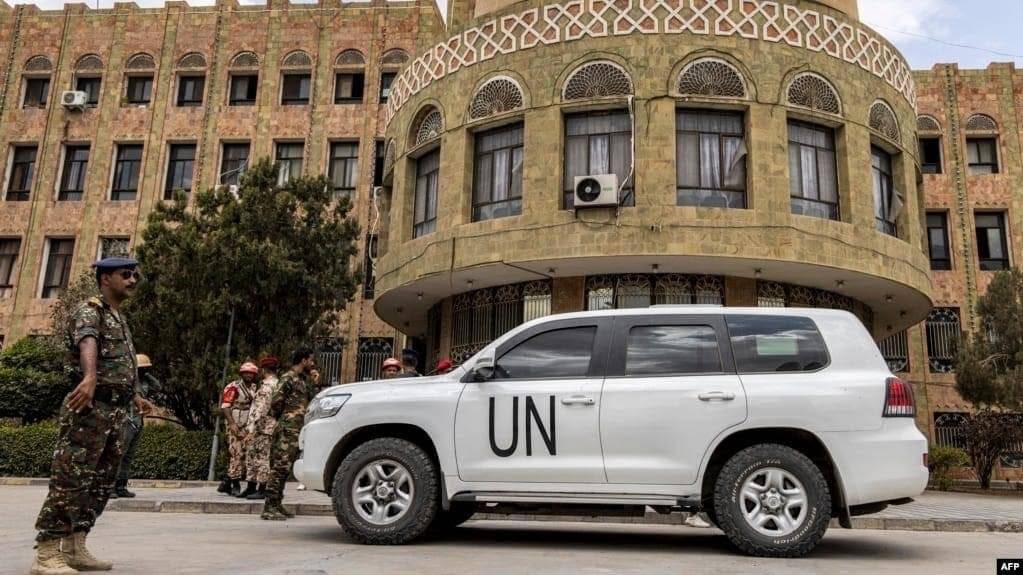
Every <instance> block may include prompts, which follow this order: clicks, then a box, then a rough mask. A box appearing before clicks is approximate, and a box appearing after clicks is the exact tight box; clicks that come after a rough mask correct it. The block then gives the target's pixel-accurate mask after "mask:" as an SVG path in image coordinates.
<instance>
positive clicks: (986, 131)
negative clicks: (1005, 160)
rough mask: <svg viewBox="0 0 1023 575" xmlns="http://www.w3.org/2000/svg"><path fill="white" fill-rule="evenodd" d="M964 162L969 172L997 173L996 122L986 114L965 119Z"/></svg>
mask: <svg viewBox="0 0 1023 575" xmlns="http://www.w3.org/2000/svg"><path fill="white" fill-rule="evenodd" d="M966 164H967V169H968V170H969V172H970V174H975V175H976V174H997V173H998V172H999V169H998V122H995V119H994V118H992V117H991V116H988V115H987V114H973V115H972V116H970V117H969V118H967V119H966Z"/></svg>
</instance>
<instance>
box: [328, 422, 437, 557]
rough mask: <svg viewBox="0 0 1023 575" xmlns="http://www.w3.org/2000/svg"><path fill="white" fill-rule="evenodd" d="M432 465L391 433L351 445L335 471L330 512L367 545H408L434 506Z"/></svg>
mask: <svg viewBox="0 0 1023 575" xmlns="http://www.w3.org/2000/svg"><path fill="white" fill-rule="evenodd" d="M437 485H438V481H437V466H436V465H435V464H434V462H433V459H431V457H430V455H429V454H428V453H427V452H426V451H425V450H423V449H422V448H421V447H419V446H418V445H416V444H414V443H412V442H410V441H407V440H404V439H398V438H395V437H385V438H379V439H372V440H370V441H367V442H366V443H363V444H362V445H360V446H358V447H356V448H355V449H353V450H352V451H351V453H349V454H348V455H347V456H346V457H345V458H344V460H343V461H342V462H341V466H340V467H338V470H337V473H336V474H335V475H334V485H333V490H332V492H331V493H332V496H331V499H332V503H333V507H334V515H335V516H336V517H337V521H338V523H339V524H340V525H341V528H342V529H344V530H345V533H347V534H348V536H349V537H351V538H352V539H354V540H355V541H357V542H359V543H366V544H370V545H401V544H404V543H408V542H410V541H412V540H414V539H416V538H417V537H419V536H420V535H422V534H423V533H425V532H426V530H427V529H428V528H429V527H430V524H431V523H432V522H433V520H434V517H436V515H437V512H438V510H439V507H440V506H439V502H438V492H437Z"/></svg>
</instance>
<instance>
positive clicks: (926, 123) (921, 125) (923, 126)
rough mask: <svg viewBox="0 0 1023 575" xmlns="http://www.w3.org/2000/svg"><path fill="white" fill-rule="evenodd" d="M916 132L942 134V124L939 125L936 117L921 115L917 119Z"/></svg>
mask: <svg viewBox="0 0 1023 575" xmlns="http://www.w3.org/2000/svg"><path fill="white" fill-rule="evenodd" d="M916 131H918V132H940V131H941V124H939V123H938V120H936V119H934V116H928V115H926V114H924V115H920V116H917V117H916Z"/></svg>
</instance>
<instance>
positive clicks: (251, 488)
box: [237, 481, 256, 499]
mask: <svg viewBox="0 0 1023 575" xmlns="http://www.w3.org/2000/svg"><path fill="white" fill-rule="evenodd" d="M255 492H256V482H255V481H249V482H248V483H246V484H245V491H242V492H241V493H239V494H238V495H237V497H238V499H247V498H248V497H249V496H250V495H252V494H254V493H255Z"/></svg>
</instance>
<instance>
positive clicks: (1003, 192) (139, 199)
mask: <svg viewBox="0 0 1023 575" xmlns="http://www.w3.org/2000/svg"><path fill="white" fill-rule="evenodd" d="M446 20H447V23H446V24H445V23H444V21H443V20H442V19H441V17H440V14H439V13H438V11H437V8H436V7H435V5H434V4H433V3H432V2H425V1H422V0H416V1H412V2H382V1H381V0H374V1H373V2H370V3H364V4H363V3H360V4H339V3H328V2H325V1H322V0H321V2H320V3H319V4H290V3H288V2H279V1H276V0H270V2H269V4H266V5H259V6H249V5H246V6H240V5H237V4H235V3H234V2H231V1H221V2H218V4H217V5H216V6H213V7H191V6H188V5H187V4H185V3H183V2H169V3H168V4H167V5H166V6H165V7H163V8H160V9H140V8H138V7H136V6H135V5H133V4H130V3H118V4H116V5H115V7H114V8H113V9H110V10H90V9H88V8H86V7H85V6H83V5H72V6H68V7H66V8H65V9H64V10H62V11H40V10H38V9H37V8H35V7H32V6H19V7H17V8H15V9H12V8H8V7H0V54H2V55H3V56H4V59H3V60H2V61H0V81H2V84H0V140H2V141H0V145H2V146H3V147H4V150H5V151H4V153H2V154H0V169H3V170H4V171H3V173H4V180H3V186H4V187H3V201H2V202H0V242H2V243H0V258H6V259H3V260H0V294H2V295H3V296H4V297H3V298H0V335H3V336H4V337H5V338H6V339H7V340H8V341H11V340H13V339H14V338H17V337H20V336H23V335H29V334H38V333H45V332H46V331H47V329H48V326H47V317H48V308H49V305H50V302H51V300H52V298H50V297H45V296H52V295H53V294H54V293H57V292H58V291H59V288H60V286H59V283H60V280H61V279H63V278H64V277H66V276H68V275H70V276H74V275H76V274H77V273H78V272H79V271H80V270H84V269H86V266H87V265H88V264H89V262H91V261H92V260H93V259H94V258H95V257H96V255H97V254H98V253H100V251H101V250H102V249H103V246H104V245H106V246H107V249H109V250H115V249H125V247H127V249H130V248H131V246H132V245H133V244H134V242H135V241H137V235H138V231H139V226H140V223H141V222H144V220H145V217H146V214H147V213H148V212H149V211H150V210H152V209H153V206H154V205H155V204H156V202H159V201H162V200H163V199H164V197H165V196H166V194H167V190H168V189H172V188H173V187H175V186H179V187H180V186H181V185H183V184H188V185H189V186H187V187H191V188H192V189H198V187H203V188H205V187H209V186H212V185H215V184H217V183H223V184H224V185H230V184H231V183H232V181H233V180H232V174H235V173H236V172H235V170H236V169H238V168H239V167H243V166H244V165H245V162H246V161H247V159H248V158H257V157H263V156H270V157H273V158H277V159H278V160H279V161H281V162H282V163H284V164H288V165H289V170H291V169H295V170H299V171H301V172H302V173H308V174H315V173H327V174H329V175H330V176H331V177H332V178H333V179H334V181H335V186H336V188H337V189H338V191H339V193H345V194H350V195H351V197H352V198H353V201H354V205H355V210H354V214H355V216H356V217H357V218H359V221H360V222H362V223H363V226H362V227H363V232H364V238H363V242H362V243H363V249H364V250H365V248H366V246H369V245H371V244H372V245H374V246H375V248H376V249H375V252H376V253H375V257H374V258H365V261H366V262H367V266H368V267H369V268H370V269H373V270H374V274H373V275H374V277H375V285H367V286H365V287H366V289H364V290H362V293H361V294H360V295H362V296H364V297H361V298H359V299H358V300H356V301H355V302H354V303H353V305H352V306H351V308H350V309H349V311H348V312H347V320H346V324H345V326H344V328H343V330H342V332H341V333H339V334H338V338H339V340H343V341H344V342H346V343H345V345H344V349H343V350H341V352H340V353H339V354H335V355H334V356H333V357H335V358H336V357H337V356H340V363H339V364H338V365H337V366H335V368H334V369H335V372H336V374H337V375H336V377H337V378H338V379H339V380H341V381H353V380H359V379H364V378H366V377H372V376H374V375H375V373H376V370H377V366H378V365H379V361H380V360H381V359H382V358H383V357H385V356H387V355H389V354H392V353H396V351H395V350H397V349H400V348H401V347H404V346H411V347H415V348H417V349H418V350H419V351H420V352H421V354H422V355H423V356H424V367H428V366H429V365H430V364H431V363H432V362H433V361H434V360H435V359H437V358H439V357H443V356H451V357H453V358H454V359H455V360H456V361H458V360H461V359H464V358H465V357H468V355H471V354H472V353H473V352H475V351H476V350H477V349H479V348H480V347H481V346H482V345H484V344H485V343H487V342H488V341H490V340H491V339H493V337H495V336H496V335H498V334H499V333H501V332H502V331H503V330H505V329H508V328H510V327H512V326H514V325H516V324H518V323H519V322H522V321H525V320H528V319H530V318H532V317H536V316H539V315H544V314H547V313H557V312H563V311H574V310H582V309H593V308H599V307H622V306H645V305H649V304H651V303H714V304H717V303H720V304H724V305H728V306H756V305H765V306H766V305H773V306H778V305H787V306H820V307H835V308H841V309H848V310H849V311H852V312H853V313H855V314H857V315H858V316H859V317H860V318H861V319H862V320H863V321H864V324H865V325H867V326H868V328H869V329H870V330H871V331H872V333H873V334H874V335H875V337H877V338H878V340H879V341H880V342H881V344H882V349H883V351H884V352H885V355H886V357H888V359H889V363H890V364H891V365H892V367H893V370H895V371H898V372H900V373H902V374H904V376H905V377H907V378H908V379H909V380H911V381H913V382H914V383H915V384H916V386H915V387H916V389H917V396H918V402H919V404H920V410H919V413H920V416H919V423H920V425H921V427H922V428H924V429H927V430H928V432H929V433H930V434H931V435H932V436H936V434H938V433H939V431H940V430H936V429H935V425H934V424H935V421H936V420H937V419H939V418H941V417H943V416H944V415H946V414H948V413H955V412H961V411H963V410H964V409H965V406H964V405H963V403H962V401H961V400H960V399H959V398H958V397H957V396H956V394H955V393H954V390H953V387H952V384H953V381H954V374H952V373H950V370H949V365H948V357H949V354H950V353H951V350H954V345H955V341H956V339H957V338H958V335H959V333H960V332H961V331H964V330H965V331H968V330H970V329H973V328H974V327H975V324H976V321H975V317H974V314H973V312H972V308H973V304H974V303H975V302H976V298H977V295H978V294H979V293H982V292H983V289H984V287H985V285H986V283H987V282H988V281H989V279H990V276H991V272H992V270H994V269H997V268H999V267H1005V266H1008V265H1012V264H1013V263H1014V261H1015V260H1014V255H1013V254H1019V253H1020V250H1021V249H1023V246H1021V239H1020V238H1021V237H1023V235H1021V234H1020V233H1019V230H1020V228H1021V226H1023V221H1021V218H1023V206H1021V202H1023V194H1021V192H1020V189H1021V187H1020V184H1021V182H1020V181H1019V179H1020V178H1021V177H1023V159H1021V156H1020V146H1021V142H1020V135H1019V134H1020V122H1019V120H1018V119H1017V116H1018V113H1019V112H1018V109H1019V106H1020V105H1021V103H1023V75H1021V74H1020V73H1018V72H1017V71H1016V70H1015V68H1014V67H1013V66H1012V65H1007V64H992V65H991V66H990V67H989V68H988V69H987V70H959V69H958V68H957V67H956V66H955V65H939V66H936V67H935V68H934V69H932V70H930V71H911V70H910V69H909V67H908V65H907V64H906V62H905V61H904V59H903V58H902V56H901V55H900V54H899V53H898V51H897V50H896V49H895V48H894V47H893V46H892V45H891V44H890V43H889V42H888V41H887V40H886V39H885V38H884V37H882V36H881V35H880V34H879V33H877V32H876V31H874V30H871V29H870V28H869V27H867V26H865V25H864V24H862V23H861V22H859V20H858V14H857V7H856V2H855V1H854V0H829V1H819V2H817V1H811V0H782V1H780V2H769V1H764V0H716V1H710V0H708V1H702V0H656V1H654V2H642V3H641V2H639V1H638V0H621V1H619V2H603V1H601V0H545V1H539V0H525V1H519V2H514V1H508V0H475V1H474V0H452V1H451V2H450V4H449V8H448V14H447V19H446ZM97 78H98V80H96V79H97ZM245 78H248V79H247V80H246V79H245ZM147 79H148V81H147ZM247 82H251V83H254V84H255V87H254V88H250V87H249V86H247V84H246V83H247ZM44 85H45V86H44ZM388 86H389V89H388ZM44 88H45V90H44ZM71 89H80V90H82V91H85V92H86V93H87V94H89V97H90V98H91V99H93V100H95V103H94V104H86V106H85V107H84V110H81V111H79V110H72V109H68V108H67V107H65V106H63V105H62V104H61V101H60V96H61V92H62V91H64V90H71ZM44 91H45V92H46V102H45V103H42V102H40V101H39V100H40V97H41V96H40V94H42V93H43V92H44ZM384 92H388V94H389V97H386V98H385V97H384ZM353 157H357V160H354V158H353ZM356 166H357V167H356ZM608 173H613V174H615V175H616V176H617V181H616V182H614V184H613V185H614V186H615V190H614V191H615V193H616V194H617V195H618V196H619V197H620V200H621V204H622V205H621V206H620V207H616V208H584V209H575V208H576V207H578V206H576V204H575V202H576V201H577V200H576V194H575V190H574V185H575V176H585V175H593V174H608ZM186 174H187V176H188V177H187V179H182V178H186ZM373 222H379V223H378V224H374V223H373ZM942 234H944V235H942ZM978 234H979V235H978ZM69 240H73V241H69ZM125 240H126V241H125ZM5 261H8V262H10V265H8V267H7V268H6V269H9V270H10V273H9V274H8V276H9V277H7V278H5V277H3V271H4V269H5V268H4V262H5ZM946 268H947V269H946Z"/></svg>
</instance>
